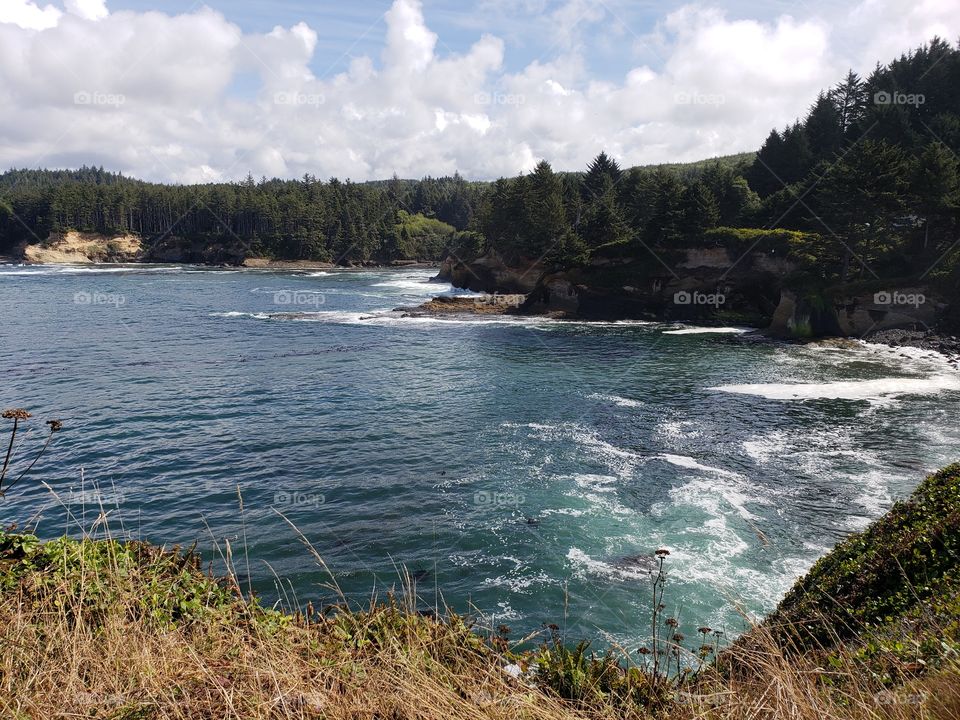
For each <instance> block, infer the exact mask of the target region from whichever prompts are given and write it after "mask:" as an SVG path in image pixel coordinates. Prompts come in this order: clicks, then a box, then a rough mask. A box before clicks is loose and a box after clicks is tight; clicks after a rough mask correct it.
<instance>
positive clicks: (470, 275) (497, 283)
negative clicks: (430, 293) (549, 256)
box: [437, 250, 543, 295]
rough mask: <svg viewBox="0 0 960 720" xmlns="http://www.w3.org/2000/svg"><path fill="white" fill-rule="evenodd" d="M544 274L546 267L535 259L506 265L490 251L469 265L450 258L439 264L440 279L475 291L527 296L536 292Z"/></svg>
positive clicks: (449, 256) (521, 260)
mask: <svg viewBox="0 0 960 720" xmlns="http://www.w3.org/2000/svg"><path fill="white" fill-rule="evenodd" d="M541 275H543V266H542V265H541V263H540V262H538V261H536V260H531V261H525V260H523V259H517V260H514V261H512V262H510V263H507V262H506V261H505V260H504V259H503V258H502V257H500V255H498V254H497V252H496V251H494V250H489V251H487V252H486V253H484V254H483V255H481V256H480V257H478V258H476V259H475V260H471V261H469V262H465V261H463V260H461V259H460V258H458V257H455V256H453V255H448V256H447V257H446V258H445V259H444V260H443V262H442V263H441V265H440V272H439V274H438V275H437V280H441V281H443V282H449V283H450V284H452V285H453V286H454V287H458V288H463V289H464V290H473V291H474V292H486V293H495V292H498V293H511V294H512V293H520V294H523V295H527V294H529V293H531V292H533V290H534V288H535V287H536V286H537V281H538V280H539V279H540V276H541Z"/></svg>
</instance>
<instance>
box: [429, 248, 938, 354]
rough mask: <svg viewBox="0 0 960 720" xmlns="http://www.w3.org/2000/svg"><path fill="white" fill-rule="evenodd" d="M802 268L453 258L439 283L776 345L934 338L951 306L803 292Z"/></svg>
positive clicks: (664, 256) (856, 292)
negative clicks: (884, 334) (557, 268)
mask: <svg viewBox="0 0 960 720" xmlns="http://www.w3.org/2000/svg"><path fill="white" fill-rule="evenodd" d="M797 276H798V266H797V264H796V263H795V262H794V261H793V260H792V259H790V258H789V257H786V256H784V255H783V254H777V253H776V252H775V251H774V252H760V251H754V252H747V253H746V254H742V253H740V252H732V251H730V250H727V249H725V248H722V247H694V248H684V249H675V250H670V251H666V252H665V251H658V253H657V254H656V256H653V255H648V256H646V257H623V258H602V257H601V258H595V259H594V260H593V261H592V262H591V264H590V265H588V266H586V267H581V268H575V269H572V270H565V271H561V272H550V271H548V270H545V268H544V267H543V266H542V264H539V263H534V264H524V263H522V262H516V263H509V264H508V263H507V262H505V261H504V259H503V258H502V257H500V256H499V255H497V254H496V253H495V252H493V251H489V252H488V253H486V254H485V255H483V256H482V257H480V258H478V259H476V260H473V261H471V262H464V261H462V260H459V259H456V258H447V259H446V260H445V261H444V263H443V267H442V268H441V272H440V275H439V276H438V279H440V280H445V281H448V282H451V283H453V284H454V285H455V286H457V287H461V288H467V289H470V290H475V291H479V292H490V293H493V292H499V293H524V294H526V295H527V296H528V298H527V302H526V303H525V304H524V305H523V306H522V308H521V311H522V312H525V313H529V314H555V315H560V316H565V317H579V318H594V319H629V318H636V319H657V320H668V321H670V320H677V321H688V322H700V323H706V324H723V323H732V322H739V323H744V324H749V325H755V326H758V327H763V328H766V329H768V330H769V332H770V333H771V334H773V335H775V336H778V337H784V338H792V337H801V338H802V337H812V336H822V335H832V336H846V337H863V336H866V335H869V334H871V333H875V332H879V331H883V330H889V329H894V328H898V329H911V330H924V331H926V330H932V329H934V328H937V327H938V326H939V325H940V324H941V323H942V321H943V319H944V318H945V317H947V316H948V312H949V308H948V306H947V304H946V303H945V302H943V301H942V300H941V299H940V298H938V297H937V294H936V293H935V291H933V290H932V289H931V288H929V287H924V286H910V287H897V288H885V287H880V286H879V284H877V283H874V284H875V285H877V287H872V286H867V285H864V284H862V283H861V284H859V285H857V286H854V285H850V286H846V287H838V288H832V289H830V290H828V291H825V292H821V293H819V294H817V295H810V294H809V293H808V292H805V291H803V290H802V289H800V288H801V284H800V282H799V281H798V280H797Z"/></svg>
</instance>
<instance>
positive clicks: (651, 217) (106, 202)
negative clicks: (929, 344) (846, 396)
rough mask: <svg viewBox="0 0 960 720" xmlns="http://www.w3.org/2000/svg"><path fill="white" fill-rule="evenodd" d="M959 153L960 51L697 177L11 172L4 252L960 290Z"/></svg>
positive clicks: (829, 99)
mask: <svg viewBox="0 0 960 720" xmlns="http://www.w3.org/2000/svg"><path fill="white" fill-rule="evenodd" d="M958 152H960V51H958V49H957V48H955V47H952V46H951V45H950V44H949V43H947V42H946V41H943V40H939V39H934V40H933V41H931V42H930V43H929V44H928V45H926V46H924V47H921V48H919V49H917V50H915V51H913V52H911V53H909V54H907V55H904V56H902V57H901V58H899V59H897V60H895V61H893V62H892V63H890V64H889V65H887V66H880V65H878V66H877V68H876V69H875V70H874V71H873V72H872V73H871V74H870V75H869V77H866V78H860V77H858V76H857V75H856V74H854V73H852V72H851V73H850V74H849V75H848V76H847V77H846V78H844V79H843V80H842V81H841V82H839V83H838V84H837V85H836V86H835V87H833V88H830V89H828V90H825V91H824V92H823V93H822V94H821V95H820V96H819V97H818V98H816V99H814V100H813V102H812V104H811V106H810V109H809V112H808V113H807V115H806V116H805V117H804V118H802V119H799V120H798V121H797V122H796V123H794V124H793V125H791V126H789V127H786V128H783V129H776V130H773V131H771V133H770V136H769V137H768V138H767V140H766V142H765V143H764V144H763V146H762V147H761V148H760V150H759V152H758V153H756V154H755V155H754V154H743V155H738V156H730V157H728V158H722V159H718V160H716V161H712V162H701V163H696V164H692V165H686V166H676V165H672V166H658V167H643V168H633V169H626V170H625V169H622V168H621V167H620V166H619V165H618V164H617V162H616V160H615V159H613V158H611V157H609V156H608V155H606V154H605V153H601V154H600V155H599V156H598V157H597V158H596V159H595V160H594V161H593V162H592V163H591V164H590V166H589V167H588V168H587V170H586V172H584V173H560V172H555V171H554V170H553V169H552V168H551V166H550V165H549V163H548V162H546V161H543V162H541V163H540V164H539V165H538V166H537V167H536V169H535V170H534V171H533V172H531V173H530V174H528V175H522V176H519V177H516V178H512V179H500V180H498V181H496V182H493V183H478V182H468V181H466V180H464V179H463V178H461V177H459V176H454V177H449V178H438V179H434V178H425V179H423V180H420V181H409V180H400V179H397V178H394V179H393V180H388V181H382V182H376V183H362V184H358V183H353V182H350V181H349V180H346V181H341V180H337V179H331V180H329V181H321V180H319V179H317V178H315V177H312V176H306V177H304V178H302V179H301V180H268V179H266V178H263V179H261V180H259V181H256V180H254V179H253V178H252V177H248V178H247V179H246V180H245V181H243V182H239V183H221V184H211V185H201V186H166V185H158V184H151V183H145V182H140V181H137V180H131V179H129V178H125V177H122V176H120V175H116V174H112V173H108V172H105V171H103V170H102V169H91V168H83V169H81V170H78V171H36V170H14V171H10V172H7V173H5V174H3V175H0V251H10V250H12V249H13V248H15V247H16V246H17V245H19V244H21V243H25V242H29V243H33V242H37V241H38V240H43V239H45V238H47V237H48V236H49V235H50V233H51V232H62V231H65V230H71V229H72V230H79V231H87V232H99V233H105V234H109V233H134V234H137V235H140V236H142V237H143V238H144V240H145V241H146V244H147V246H148V247H155V246H158V245H159V246H163V245H170V244H174V245H175V244H176V243H179V242H186V241H190V242H197V241H199V242H202V243H209V244H213V245H217V246H219V247H226V248H229V249H230V251H231V253H232V255H233V256H237V257H249V256H268V257H275V258H282V259H313V260H326V261H333V262H338V263H344V264H346V263H352V262H363V261H370V260H392V259H400V258H418V259H436V258H438V257H439V256H440V255H441V254H443V253H444V252H445V251H446V249H449V250H451V251H452V252H454V253H455V254H456V255H457V257H462V258H464V259H467V260H469V259H470V258H471V257H477V256H479V255H481V254H483V253H484V252H486V251H487V250H489V249H494V250H496V251H497V252H498V253H499V254H500V255H501V256H503V257H504V258H507V259H508V261H509V260H513V261H524V262H526V261H530V260H540V261H542V262H543V263H544V265H545V266H546V267H555V268H570V267H576V266H586V265H589V264H590V263H591V262H594V261H596V260H597V259H599V258H607V259H614V258H617V257H625V256H633V257H639V256H640V255H642V254H644V253H646V254H647V255H648V256H649V255H651V254H653V255H656V254H658V253H661V252H669V250H670V249H671V248H675V247H681V246H683V247H690V246H691V245H708V246H720V245H736V246H738V247H739V246H743V247H744V248H745V247H750V246H751V244H759V245H760V246H763V245H764V243H773V244H777V243H779V244H781V245H783V247H784V250H785V251H788V252H789V253H790V254H791V255H792V257H794V258H795V259H797V260H798V261H799V262H800V263H801V264H802V265H803V268H804V273H805V274H806V277H807V280H808V281H810V282H816V283H820V284H829V283H836V282H850V281H854V280H870V279H875V278H879V277H917V278H922V279H925V280H929V281H937V282H941V283H945V284H946V285H947V286H949V287H955V286H956V284H957V280H956V277H955V273H954V270H955V268H956V266H957V256H958V254H957V247H956V245H957V243H958V241H960V175H958V156H957V153H958ZM420 216H422V217H420ZM751 229H752V230H753V232H750V230H751ZM757 229H764V230H766V229H770V230H773V229H786V230H794V231H802V234H791V235H782V234H777V233H760V234H757V233H756V232H755V231H756V230H757ZM651 262H656V260H653V258H651Z"/></svg>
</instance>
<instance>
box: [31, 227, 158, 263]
mask: <svg viewBox="0 0 960 720" xmlns="http://www.w3.org/2000/svg"><path fill="white" fill-rule="evenodd" d="M19 254H20V256H21V257H22V258H23V260H24V261H25V262H28V263H74V264H84V265H87V264H92V263H105V262H106V263H110V262H113V263H124V262H137V261H139V260H141V258H142V257H143V245H142V243H141V240H140V238H139V237H137V236H135V235H97V234H94V233H81V232H75V231H70V232H66V233H51V235H50V237H49V238H47V240H46V242H43V243H37V244H32V245H24V246H23V247H21V248H20V251H19Z"/></svg>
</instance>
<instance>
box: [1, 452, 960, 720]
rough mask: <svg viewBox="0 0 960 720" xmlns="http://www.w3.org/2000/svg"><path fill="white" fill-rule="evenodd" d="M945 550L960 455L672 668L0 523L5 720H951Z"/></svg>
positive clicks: (956, 567) (958, 686) (959, 515)
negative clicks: (332, 598)
mask: <svg viewBox="0 0 960 720" xmlns="http://www.w3.org/2000/svg"><path fill="white" fill-rule="evenodd" d="M958 549H960V465H956V466H951V467H950V468H947V469H945V470H943V471H941V472H940V473H938V474H936V475H934V476H932V477H930V478H928V479H927V480H926V481H925V482H924V483H923V484H922V485H921V486H920V487H919V488H918V489H917V491H916V493H915V494H914V495H913V497H912V498H911V499H910V500H909V501H908V502H906V503H901V504H898V505H897V506H896V507H894V508H893V509H892V510H891V511H890V513H888V514H887V515H886V516H885V517H884V518H882V519H881V520H879V521H878V522H876V523H875V524H874V525H872V526H871V527H870V528H869V529H868V530H867V531H865V532H864V533H862V534H859V535H854V536H851V537H850V538H849V539H848V540H846V541H844V542H843V543H841V544H840V545H839V546H838V547H837V548H836V549H835V550H834V551H833V552H832V553H830V554H829V555H827V556H826V557H825V558H823V559H822V560H820V561H819V562H818V563H817V564H816V565H815V566H814V568H813V569H812V570H811V572H810V573H809V574H808V575H807V576H806V577H805V578H803V579H802V580H801V581H800V582H798V583H797V585H796V587H795V588H794V589H793V590H792V591H791V592H790V593H789V594H788V596H787V597H786V598H785V599H784V601H783V603H782V604H781V605H780V607H779V608H778V609H777V611H776V612H775V613H773V614H772V615H771V616H770V617H769V618H768V619H767V620H766V621H764V622H763V623H761V624H760V625H759V626H758V627H757V628H756V629H755V630H753V631H752V632H751V633H749V634H748V635H746V636H744V637H743V638H741V639H740V640H738V641H737V642H736V643H735V644H734V645H733V646H732V647H731V648H729V649H727V650H725V651H723V652H722V653H721V655H720V658H719V660H718V661H717V662H715V663H708V664H705V665H702V666H701V664H699V663H698V662H697V661H696V660H695V659H694V658H693V657H692V656H691V661H690V663H689V664H690V667H691V670H690V671H689V672H687V673H684V674H681V677H679V678H672V679H666V678H664V677H654V676H652V675H651V673H650V672H649V670H648V668H649V664H645V661H646V660H648V658H645V657H644V656H642V655H637V654H636V653H633V654H627V653H624V654H622V655H620V656H614V655H610V656H597V657H595V656H592V655H591V654H590V653H589V652H587V651H586V649H585V648H584V647H582V646H581V647H577V648H570V647H566V646H564V645H563V644H562V643H560V642H559V641H558V640H557V639H554V640H551V641H548V642H547V643H545V644H544V645H543V646H542V647H541V648H539V649H536V650H527V651H522V652H521V651H516V652H515V651H513V650H512V649H511V647H510V643H509V641H508V640H507V639H506V637H505V631H504V632H501V633H500V634H499V635H498V634H496V633H481V632H478V630H477V629H476V628H474V627H472V626H471V624H470V623H469V622H468V621H467V620H465V619H463V618H460V617H457V616H454V615H448V616H447V617H445V618H443V619H442V620H438V619H434V618H432V617H428V616H423V615H421V614H418V613H417V612H415V611H414V610H413V609H412V607H410V606H409V605H408V604H406V603H405V602H404V601H402V600H395V599H390V600H388V602H386V603H385V604H383V605H381V606H378V607H374V608H371V609H370V610H368V611H366V612H346V611H344V610H342V609H341V608H326V609H324V610H323V611H319V612H318V611H315V610H314V609H313V608H312V607H310V606H308V607H307V608H306V609H305V610H304V612H303V613H297V614H295V615H291V614H287V613H283V612H278V611H275V610H271V609H268V608H263V607H261V606H260V605H259V604H258V603H257V602H256V601H252V600H250V598H249V597H245V596H244V595H243V593H242V592H241V590H240V588H239V587H237V585H236V583H235V581H234V580H232V579H230V578H227V579H216V578H213V577H211V576H210V575H208V574H207V573H205V572H204V571H203V570H202V568H201V565H200V561H199V559H198V558H197V556H196V555H194V554H192V553H190V552H186V553H185V552H180V551H179V550H177V549H174V550H169V551H168V550H164V549H160V548H157V547H155V546H152V545H149V544H146V543H138V542H136V543H120V542H116V541H110V540H106V541H104V540H99V541H93V540H82V541H77V540H69V539H60V540H55V541H51V542H47V543H41V542H40V541H38V540H37V539H36V538H35V537H33V536H30V535H23V534H17V533H14V532H12V531H11V532H4V533H0V718H4V720H6V719H8V718H11V719H17V720H20V719H25V718H30V719H31V720H32V719H38V720H39V719H44V720H46V719H47V718H111V719H113V720H134V719H138V720H142V719H148V718H177V719H181V718H182V719H187V718H189V719H194V718H201V719H206V718H209V719H211V720H213V719H217V720H220V719H223V718H238V719H239V718H324V719H330V720H335V719H336V720H339V719H341V718H343V719H347V718H349V719H351V720H352V719H354V718H356V719H359V718H382V719H384V720H387V719H396V720H400V719H406V718H411V719H413V718H417V719H423V720H433V719H437V720H439V719H440V718H503V719H504V720H506V719H510V720H513V719H514V718H530V719H541V718H542V719H544V720H551V719H554V718H557V719H559V718H642V717H654V716H657V717H671V718H690V719H692V718H730V719H733V718H737V719H739V718H743V719H746V718H804V719H806V718H810V720H813V719H814V718H850V719H851V720H853V719H857V720H860V719H866V718H896V719H898V720H900V719H902V720H906V719H907V718H918V719H919V718H933V719H935V720H947V718H951V719H952V718H957V717H960V669H958V667H960V660H958V658H960V655H958V651H960V577H958V576H960V562H958V554H957V553H958ZM646 589H647V588H638V591H645V590H646ZM637 622H638V627H644V628H646V627H648V626H649V622H650V618H649V617H639V618H637ZM629 657H632V658H634V659H635V661H636V662H634V663H630V662H629V660H628V658H629Z"/></svg>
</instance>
